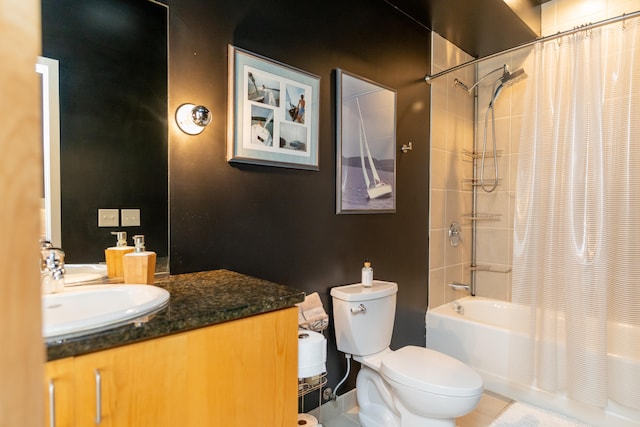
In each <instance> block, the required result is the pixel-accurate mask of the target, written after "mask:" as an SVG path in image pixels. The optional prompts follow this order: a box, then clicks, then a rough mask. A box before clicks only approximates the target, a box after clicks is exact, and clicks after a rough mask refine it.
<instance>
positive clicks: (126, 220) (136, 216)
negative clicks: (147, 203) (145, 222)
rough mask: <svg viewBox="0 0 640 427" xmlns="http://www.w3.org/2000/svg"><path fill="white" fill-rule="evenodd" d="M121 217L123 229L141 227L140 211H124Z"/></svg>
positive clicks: (121, 211)
mask: <svg viewBox="0 0 640 427" xmlns="http://www.w3.org/2000/svg"><path fill="white" fill-rule="evenodd" d="M120 216H121V218H122V219H121V223H122V226H123V227H138V226H140V209H122V210H120Z"/></svg>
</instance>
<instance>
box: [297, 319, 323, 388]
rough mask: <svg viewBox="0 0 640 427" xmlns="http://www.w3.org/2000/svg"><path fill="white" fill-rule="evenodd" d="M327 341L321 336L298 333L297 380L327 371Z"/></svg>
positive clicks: (310, 332) (318, 334) (302, 331)
mask: <svg viewBox="0 0 640 427" xmlns="http://www.w3.org/2000/svg"><path fill="white" fill-rule="evenodd" d="M326 361H327V339H326V338H325V337H324V336H322V334H320V333H318V332H314V331H307V330H304V329H301V330H299V331H298V378H309V377H313V376H315V375H320V374H322V373H323V372H326V371H327V367H326Z"/></svg>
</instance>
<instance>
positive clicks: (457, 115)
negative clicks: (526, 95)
mask: <svg viewBox="0 0 640 427" xmlns="http://www.w3.org/2000/svg"><path fill="white" fill-rule="evenodd" d="M432 46H433V48H432V55H433V56H432V60H431V64H432V65H431V67H432V69H431V73H432V74H434V73H437V72H439V71H443V70H445V69H447V68H450V67H452V66H455V65H458V64H461V63H464V62H466V61H470V60H472V59H473V58H472V57H471V56H469V55H467V54H466V53H464V52H463V51H462V50H460V49H458V48H457V47H455V46H454V45H453V44H452V43H449V42H448V41H447V40H445V39H444V38H442V37H440V36H439V35H438V34H436V33H432ZM456 78H457V79H459V80H461V81H462V82H464V83H465V84H468V85H471V84H473V81H474V78H475V76H474V70H473V67H466V68H465V69H462V70H460V71H457V72H454V73H450V74H447V75H446V76H443V77H441V78H439V79H436V80H434V81H433V82H432V84H431V167H430V171H431V175H430V179H431V191H430V205H429V206H430V221H429V224H430V225H429V306H430V307H436V306H438V305H441V304H443V303H444V302H445V301H451V300H453V299H455V298H456V297H460V296H463V295H464V294H463V293H460V292H454V291H452V290H451V289H450V288H449V287H448V286H447V283H450V282H452V281H457V282H465V283H468V281H469V270H468V269H467V268H466V266H467V265H468V264H469V263H470V260H471V246H470V244H471V227H470V222H469V221H468V219H466V218H465V214H468V213H470V212H471V194H472V193H471V191H470V190H471V187H470V186H469V185H468V184H465V183H464V179H465V178H471V175H472V163H471V162H469V161H468V159H466V158H465V156H464V155H463V152H464V150H468V151H471V150H472V148H473V147H472V146H473V96H471V95H469V94H468V93H467V92H466V91H465V90H464V89H463V88H461V87H458V86H454V80H455V79H456ZM453 221H456V222H458V223H459V224H461V225H462V226H463V239H462V241H461V242H460V244H459V246H458V247H452V246H451V245H450V244H449V239H448V230H449V226H450V225H451V223H452V222H453Z"/></svg>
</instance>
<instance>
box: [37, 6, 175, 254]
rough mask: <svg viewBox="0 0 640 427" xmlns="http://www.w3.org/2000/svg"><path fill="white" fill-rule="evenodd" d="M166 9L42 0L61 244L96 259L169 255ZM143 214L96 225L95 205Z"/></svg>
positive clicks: (44, 53)
mask: <svg viewBox="0 0 640 427" xmlns="http://www.w3.org/2000/svg"><path fill="white" fill-rule="evenodd" d="M167 13H168V12H167V8H166V7H164V6H161V5H158V4H155V3H151V2H149V1H144V0H138V1H131V0H43V1H42V38H43V55H44V56H47V57H51V58H54V59H57V60H58V61H59V71H60V140H61V153H60V154H61V159H60V163H61V174H60V175H61V176H60V178H61V183H60V184H61V195H62V197H61V203H62V247H63V249H64V250H65V253H66V255H67V257H66V261H67V262H72V263H85V262H89V263H94V262H104V249H105V248H106V247H109V246H113V245H114V244H115V241H116V240H115V236H112V235H111V234H110V233H111V232H112V231H116V230H125V231H127V233H128V236H129V244H132V239H131V237H132V236H133V235H134V234H144V235H145V237H146V242H147V248H149V250H153V251H156V252H157V254H158V256H159V257H166V256H167V254H168V247H169V243H168V232H167V230H168V228H169V225H168V221H169V220H168V212H169V209H168V206H167V201H168V184H167V174H168V134H167V119H168V116H169V115H168V112H167V91H168V89H167ZM101 208H113V209H115V208H117V209H136V208H139V209H140V210H141V226H140V227H126V228H120V227H113V228H98V226H97V223H98V209H101Z"/></svg>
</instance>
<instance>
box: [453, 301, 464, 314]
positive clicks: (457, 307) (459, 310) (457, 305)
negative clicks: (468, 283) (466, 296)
mask: <svg viewBox="0 0 640 427" xmlns="http://www.w3.org/2000/svg"><path fill="white" fill-rule="evenodd" d="M451 305H452V306H453V311H455V312H456V313H458V314H464V307H463V306H461V305H460V303H459V302H458V301H454V302H452V303H451Z"/></svg>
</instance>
